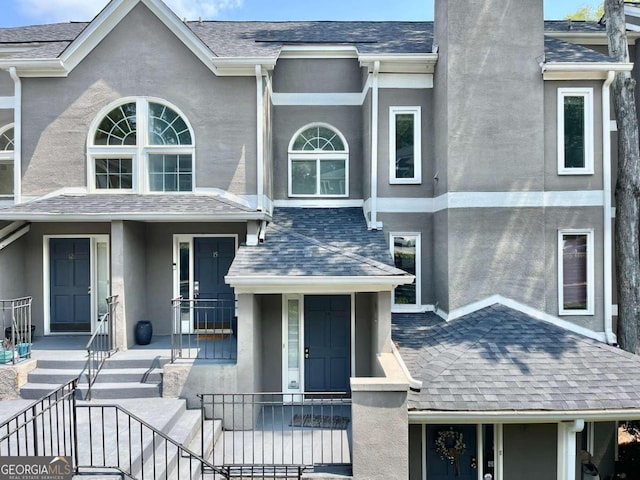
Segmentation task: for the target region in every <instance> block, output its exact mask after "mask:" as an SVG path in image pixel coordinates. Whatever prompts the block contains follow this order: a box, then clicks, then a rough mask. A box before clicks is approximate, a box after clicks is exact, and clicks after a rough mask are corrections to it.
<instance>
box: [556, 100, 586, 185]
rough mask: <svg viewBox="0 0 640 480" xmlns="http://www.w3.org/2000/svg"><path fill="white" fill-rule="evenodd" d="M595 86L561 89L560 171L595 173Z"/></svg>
mask: <svg viewBox="0 0 640 480" xmlns="http://www.w3.org/2000/svg"><path fill="white" fill-rule="evenodd" d="M593 132H594V128H593V89H592V88H559V89H558V174H560V175H589V174H592V173H593V155H594V146H593V141H594V140H593Z"/></svg>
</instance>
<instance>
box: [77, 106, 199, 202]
mask: <svg viewBox="0 0 640 480" xmlns="http://www.w3.org/2000/svg"><path fill="white" fill-rule="evenodd" d="M126 103H135V104H136V119H137V125H136V145H130V146H129V145H127V146H120V145H95V144H94V140H95V134H96V130H97V129H98V126H99V125H100V123H101V122H102V120H103V119H104V118H105V117H106V116H107V115H108V114H109V113H110V112H111V111H112V110H113V109H115V108H117V107H119V106H120V105H124V104H126ZM150 103H158V104H160V105H164V106H166V107H168V108H170V109H172V110H173V111H174V112H175V113H177V114H178V115H179V116H180V117H181V118H182V120H183V121H184V122H185V123H186V125H187V127H188V128H189V133H190V134H191V145H151V144H150V142H149V123H148V118H149V104H150ZM195 145H196V139H195V133H194V131H193V128H192V126H191V124H190V123H189V120H188V118H187V116H186V115H185V114H184V113H183V112H182V111H181V110H180V109H179V108H178V107H176V106H175V105H173V104H171V103H169V102H167V101H166V100H163V99H160V98H155V97H125V98H121V99H119V100H118V101H117V102H113V103H110V104H109V105H107V106H106V107H104V108H103V109H102V110H100V112H99V113H98V115H97V116H96V118H95V119H94V120H93V123H92V124H91V126H90V128H89V136H88V139H87V162H88V165H87V186H88V189H89V192H91V193H100V194H122V193H145V194H152V195H158V194H160V195H179V194H185V193H190V192H184V191H183V192H164V191H160V192H155V191H153V192H152V191H151V190H150V189H149V155H154V154H158V155H191V192H194V191H195V190H196V151H195V150H196V149H195ZM102 158H106V159H108V158H131V159H132V162H133V179H132V184H133V188H131V189H115V188H96V178H95V174H96V172H95V161H96V159H102Z"/></svg>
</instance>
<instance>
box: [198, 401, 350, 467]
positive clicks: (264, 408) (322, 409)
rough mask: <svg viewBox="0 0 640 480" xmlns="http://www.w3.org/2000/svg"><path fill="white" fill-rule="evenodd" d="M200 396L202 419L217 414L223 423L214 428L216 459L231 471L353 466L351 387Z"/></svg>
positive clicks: (217, 464) (217, 463) (219, 465)
mask: <svg viewBox="0 0 640 480" xmlns="http://www.w3.org/2000/svg"><path fill="white" fill-rule="evenodd" d="M199 398H200V406H201V418H202V422H204V421H205V419H213V420H214V421H215V422H220V423H221V427H222V428H221V429H220V428H218V429H214V431H217V432H218V434H217V438H214V446H213V463H214V465H216V466H217V467H219V468H221V469H223V470H225V471H227V472H229V473H230V475H231V476H232V477H234V476H240V473H242V472H249V471H253V472H254V474H255V472H264V471H265V469H266V470H268V471H270V472H276V471H278V470H279V471H280V472H281V473H280V475H281V476H295V475H294V474H293V472H295V471H296V469H297V471H302V470H308V469H313V468H314V467H319V466H342V467H346V468H347V469H348V468H350V466H351V453H350V452H351V448H350V439H351V398H350V396H349V394H347V393H324V392H323V393H313V394H310V393H305V394H298V393H238V394H203V395H199ZM205 441H206V439H204V438H203V442H205ZM204 445H205V444H204V443H203V448H204ZM286 472H289V473H290V475H287V474H286ZM273 476H274V477H275V476H277V475H276V473H273ZM278 478H279V477H278Z"/></svg>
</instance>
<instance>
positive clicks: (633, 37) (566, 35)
mask: <svg viewBox="0 0 640 480" xmlns="http://www.w3.org/2000/svg"><path fill="white" fill-rule="evenodd" d="M544 34H545V35H546V36H547V37H551V38H557V39H558V40H563V41H565V42H569V43H573V44H575V45H608V44H609V39H608V38H607V34H606V33H605V32H567V31H562V32H553V31H551V32H544ZM638 38H640V33H639V32H631V31H627V42H628V43H629V45H635V44H636V41H637V40H638Z"/></svg>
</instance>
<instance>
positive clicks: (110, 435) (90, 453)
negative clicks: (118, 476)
mask: <svg viewBox="0 0 640 480" xmlns="http://www.w3.org/2000/svg"><path fill="white" fill-rule="evenodd" d="M77 421H78V438H79V439H81V445H82V446H81V448H80V449H79V452H78V461H77V469H78V472H79V473H92V472H95V471H104V470H115V471H118V472H120V473H122V474H124V475H125V476H127V477H129V478H135V479H139V480H145V479H149V480H159V479H167V480H168V479H172V480H173V479H181V478H182V479H193V478H197V477H198V476H201V475H203V474H205V473H209V474H212V475H218V476H217V477H215V478H229V476H228V473H227V472H225V471H224V470H222V469H219V468H217V467H215V466H214V465H213V464H212V463H211V462H209V461H207V460H205V459H204V458H203V457H202V456H201V455H199V454H197V453H195V452H192V451H191V450H189V449H188V448H186V447H185V446H184V445H181V444H180V443H178V442H177V441H175V440H173V439H171V438H170V437H169V436H168V435H166V434H165V433H163V432H161V431H160V430H158V429H156V428H155V427H153V426H151V425H150V424H148V423H147V422H145V421H144V420H142V419H141V418H139V417H137V416H136V415H134V414H132V413H131V412H128V411H127V410H125V409H124V408H122V407H120V406H118V405H93V404H86V405H78V406H77Z"/></svg>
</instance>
